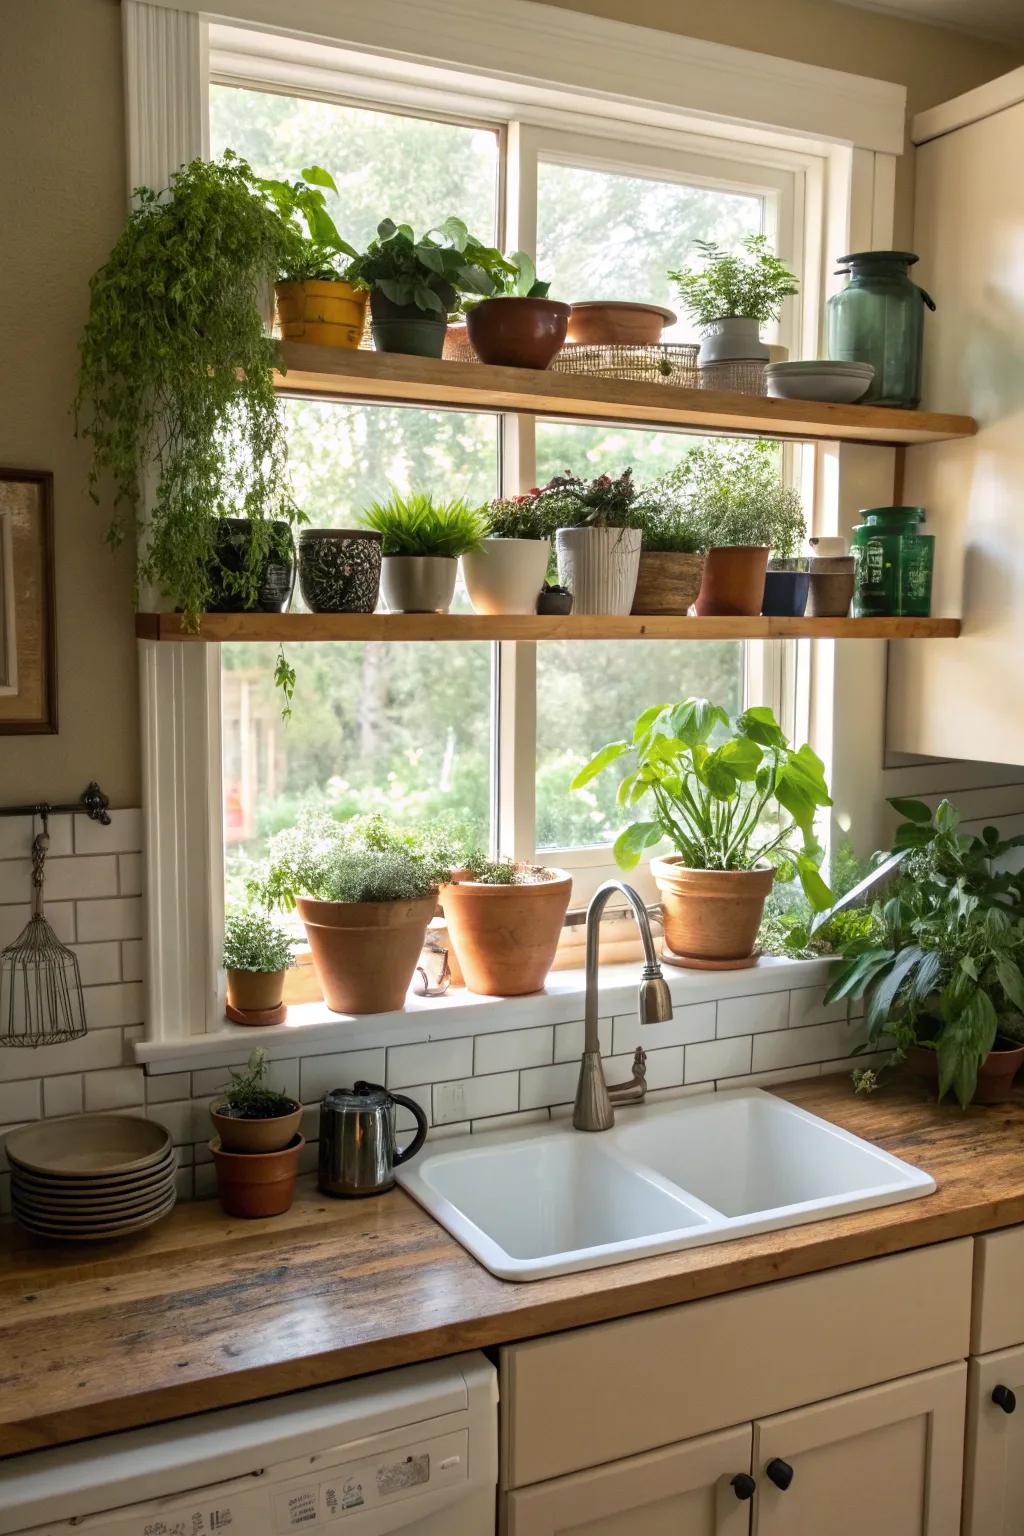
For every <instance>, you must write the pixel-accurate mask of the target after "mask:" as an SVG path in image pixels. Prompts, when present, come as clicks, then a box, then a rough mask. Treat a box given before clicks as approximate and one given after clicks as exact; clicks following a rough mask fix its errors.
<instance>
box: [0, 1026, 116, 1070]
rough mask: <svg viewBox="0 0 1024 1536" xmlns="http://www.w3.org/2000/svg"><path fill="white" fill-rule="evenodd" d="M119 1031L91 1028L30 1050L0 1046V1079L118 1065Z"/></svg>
mask: <svg viewBox="0 0 1024 1536" xmlns="http://www.w3.org/2000/svg"><path fill="white" fill-rule="evenodd" d="M121 1060H122V1042H121V1032H120V1030H117V1029H95V1030H90V1031H89V1032H88V1033H87V1034H84V1035H79V1037H78V1039H77V1040H65V1041H62V1042H61V1044H59V1045H37V1046H36V1048H35V1049H34V1050H31V1051H24V1050H16V1051H13V1050H7V1051H5V1050H2V1049H0V1082H13V1081H15V1080H17V1079H24V1078H27V1077H47V1076H49V1074H50V1073H51V1072H92V1071H95V1070H97V1069H98V1068H100V1067H119V1066H120V1065H121Z"/></svg>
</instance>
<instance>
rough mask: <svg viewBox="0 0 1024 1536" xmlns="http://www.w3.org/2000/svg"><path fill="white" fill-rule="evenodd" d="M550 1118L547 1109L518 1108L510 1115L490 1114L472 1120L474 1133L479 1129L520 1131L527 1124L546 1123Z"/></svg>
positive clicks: (549, 1112) (479, 1130)
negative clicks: (485, 1117) (480, 1118)
mask: <svg viewBox="0 0 1024 1536" xmlns="http://www.w3.org/2000/svg"><path fill="white" fill-rule="evenodd" d="M550 1118H551V1111H550V1110H549V1109H518V1110H515V1111H514V1112H513V1113H512V1114H511V1115H491V1116H490V1117H489V1118H488V1119H486V1120H474V1121H473V1122H472V1128H473V1132H474V1134H477V1133H478V1132H481V1131H521V1130H523V1129H524V1128H525V1127H526V1126H529V1125H546V1124H547V1122H548V1121H549V1120H550Z"/></svg>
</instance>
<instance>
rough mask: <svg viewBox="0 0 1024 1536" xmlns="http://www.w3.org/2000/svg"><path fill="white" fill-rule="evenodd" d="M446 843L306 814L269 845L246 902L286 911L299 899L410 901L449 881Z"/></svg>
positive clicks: (374, 822)
mask: <svg viewBox="0 0 1024 1536" xmlns="http://www.w3.org/2000/svg"><path fill="white" fill-rule="evenodd" d="M452 863H453V856H452V849H451V847H450V845H449V843H448V840H447V839H446V838H445V837H444V836H443V835H439V836H438V837H436V838H427V837H420V836H418V835H416V834H413V833H403V832H397V831H395V830H394V829H393V828H391V827H389V826H388V824H387V822H386V821H385V820H384V818H383V817H381V816H368V817H364V818H361V819H357V820H353V821H347V822H338V821H335V820H333V818H332V817H330V816H326V815H323V814H322V813H316V812H313V813H310V814H308V815H306V816H304V817H302V818H300V820H299V821H298V822H297V824H296V825H295V826H294V827H289V828H286V829H285V830H284V831H282V832H278V833H276V834H275V835H274V837H272V838H271V840H270V847H269V850H268V854H267V861H266V864H265V866H264V867H263V869H262V870H261V871H260V872H259V873H258V874H257V875H256V876H255V877H254V878H253V879H252V880H250V881H249V882H248V891H249V896H250V899H252V900H254V901H258V902H260V903H261V904H262V905H263V906H265V907H267V908H271V907H280V908H282V909H283V910H284V911H286V912H290V911H291V910H292V909H293V908H294V906H295V902H296V898H297V897H299V896H311V897H313V898H314V899H315V900H317V901H346V902H356V901H416V900H418V899H420V898H421V897H424V896H429V895H430V894H431V892H432V891H435V890H436V889H437V888H438V886H439V885H442V884H443V883H444V881H445V880H446V879H447V878H448V875H449V873H450V871H451V868H452Z"/></svg>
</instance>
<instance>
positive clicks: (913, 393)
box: [826, 251, 935, 409]
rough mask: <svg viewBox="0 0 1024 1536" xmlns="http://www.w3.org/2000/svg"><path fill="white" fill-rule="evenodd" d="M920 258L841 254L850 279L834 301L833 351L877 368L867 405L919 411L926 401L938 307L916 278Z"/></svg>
mask: <svg viewBox="0 0 1024 1536" xmlns="http://www.w3.org/2000/svg"><path fill="white" fill-rule="evenodd" d="M917 259H918V258H917V257H916V256H915V255H914V253H913V252H912V251H856V252H854V253H853V255H851V256H841V257H840V258H839V271H840V273H841V274H842V275H843V276H846V277H848V278H849V282H848V283H847V285H846V287H845V288H843V289H841V290H840V291H839V293H834V294H833V295H832V297H831V298H830V299H829V301H828V308H827V321H826V326H827V337H828V355H829V357H830V358H832V359H833V360H834V361H835V362H843V363H870V364H871V366H872V367H873V368H874V370H875V376H874V378H873V379H872V381H871V387H870V388H869V390H868V392H867V394H866V395H864V396H863V397H862V399H861V400H860V402H859V404H861V405H896V406H904V407H907V408H908V409H913V407H915V406H918V405H920V403H921V354H922V347H923V344H924V309H925V305H926V304H927V306H928V308H929V309H934V308H935V305H934V303H933V301H932V299H931V297H930V296H929V295H928V294H927V293H925V291H924V289H923V288H919V287H918V286H917V284H916V283H913V282H911V280H910V276H909V272H910V268H911V267H912V266H913V265H914V263H915V261H917Z"/></svg>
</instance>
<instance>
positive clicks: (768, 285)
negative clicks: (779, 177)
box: [668, 235, 800, 330]
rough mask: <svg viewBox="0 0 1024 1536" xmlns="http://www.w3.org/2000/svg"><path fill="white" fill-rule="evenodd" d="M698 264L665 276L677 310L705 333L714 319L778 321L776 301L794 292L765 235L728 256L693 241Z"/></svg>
mask: <svg viewBox="0 0 1024 1536" xmlns="http://www.w3.org/2000/svg"><path fill="white" fill-rule="evenodd" d="M694 245H695V247H696V249H697V253H698V260H699V261H700V262H702V263H703V265H701V266H699V267H697V268H693V267H689V268H687V269H686V271H682V272H669V274H668V275H669V277H670V278H671V280H672V282H674V283H675V285H676V292H677V294H678V295H679V298H680V299H681V301H682V303H683V306H684V308H685V309H686V310H688V312H689V313H690V314H691V315H692V316H693V318H694V320H695V321H696V322H697V324H698V325H699V326H700V327H701V328H702V329H703V330H707V329H708V328H709V327H710V326H711V325H713V324H714V322H715V321H716V320H726V319H729V318H743V319H746V320H756V321H757V322H758V324H760V325H763V324H765V322H766V321H768V320H778V318H779V316H780V315H781V313H782V301H783V300H784V299H788V298H792V297H793V296H794V295H795V294H797V293H799V291H800V289H799V285H798V283H797V280H796V277H795V276H794V275H793V273H792V272H791V271H790V270H789V268H788V267H787V266H786V264H785V263H784V262H782V261H780V260H779V258H778V257H777V256H776V255H775V254H774V253H773V252H772V251H771V250H770V249H769V246H768V239H767V236H765V235H748V236H747V238H746V239H745V240H744V241H743V242H742V249H743V254H742V255H740V256H733V255H729V254H727V253H726V252H725V251H723V250H722V248H721V246H719V245H717V244H716V243H715V242H714V241H713V240H695V241H694Z"/></svg>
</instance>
